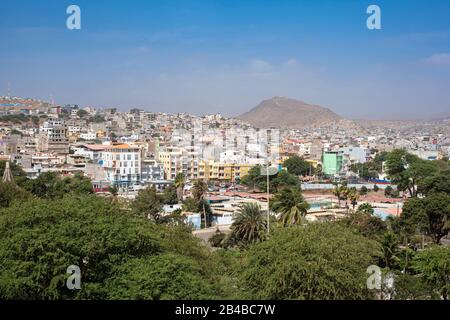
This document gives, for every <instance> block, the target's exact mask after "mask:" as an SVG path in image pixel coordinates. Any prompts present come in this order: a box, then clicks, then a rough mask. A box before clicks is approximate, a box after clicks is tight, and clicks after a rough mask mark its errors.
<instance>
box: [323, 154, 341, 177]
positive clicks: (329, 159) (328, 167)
mask: <svg viewBox="0 0 450 320" xmlns="http://www.w3.org/2000/svg"><path fill="white" fill-rule="evenodd" d="M342 162H343V155H342V153H340V152H338V151H324V153H323V159H322V171H323V174H324V175H327V176H334V175H337V174H340V173H341V171H342Z"/></svg>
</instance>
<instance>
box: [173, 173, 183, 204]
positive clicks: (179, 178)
mask: <svg viewBox="0 0 450 320" xmlns="http://www.w3.org/2000/svg"><path fill="white" fill-rule="evenodd" d="M185 183H186V177H185V176H184V174H183V173H181V172H180V173H178V174H177V175H176V176H175V188H177V199H178V203H181V202H182V201H183V189H184V185H185Z"/></svg>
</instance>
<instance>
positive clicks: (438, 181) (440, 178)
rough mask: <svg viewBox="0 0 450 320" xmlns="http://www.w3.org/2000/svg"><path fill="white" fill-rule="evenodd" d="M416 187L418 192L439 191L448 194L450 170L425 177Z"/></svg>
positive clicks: (449, 189) (449, 191) (425, 193)
mask: <svg viewBox="0 0 450 320" xmlns="http://www.w3.org/2000/svg"><path fill="white" fill-rule="evenodd" d="M417 189H418V192H419V193H421V194H424V195H429V194H431V193H439V192H443V193H447V194H450V170H445V171H441V172H438V173H435V174H434V175H430V176H429V177H426V178H425V179H423V180H421V181H420V182H419V185H418V187H417Z"/></svg>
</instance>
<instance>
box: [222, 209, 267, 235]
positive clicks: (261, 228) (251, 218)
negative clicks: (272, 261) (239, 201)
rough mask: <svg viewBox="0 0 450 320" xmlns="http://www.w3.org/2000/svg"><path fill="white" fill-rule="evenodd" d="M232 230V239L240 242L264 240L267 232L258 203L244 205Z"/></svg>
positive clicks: (236, 216)
mask: <svg viewBox="0 0 450 320" xmlns="http://www.w3.org/2000/svg"><path fill="white" fill-rule="evenodd" d="M231 230H232V234H231V236H232V238H234V239H235V240H237V241H238V242H244V243H252V242H259V241H262V240H264V239H265V236H266V231H267V230H266V219H265V217H264V213H263V212H262V211H261V207H260V206H259V205H258V204H256V203H246V204H244V205H243V206H242V207H241V208H240V209H239V211H238V212H237V213H236V215H235V217H234V221H233V224H232V225H231Z"/></svg>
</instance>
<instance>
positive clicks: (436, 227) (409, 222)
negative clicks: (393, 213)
mask: <svg viewBox="0 0 450 320" xmlns="http://www.w3.org/2000/svg"><path fill="white" fill-rule="evenodd" d="M449 221H450V196H449V195H447V194H442V193H440V194H432V195H430V196H428V197H425V198H422V199H420V198H413V199H408V201H406V202H405V204H404V206H403V211H402V214H401V216H400V222H401V224H402V228H403V229H404V231H405V232H406V233H407V234H410V235H411V234H414V233H416V232H417V231H419V232H424V233H425V234H426V235H428V236H430V237H431V238H432V239H433V241H434V242H435V243H436V244H438V243H439V242H440V241H441V239H442V237H444V236H446V235H447V234H448V232H449V231H450V223H449Z"/></svg>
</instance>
